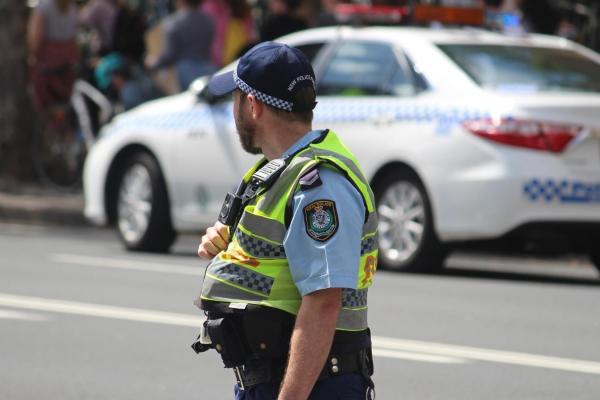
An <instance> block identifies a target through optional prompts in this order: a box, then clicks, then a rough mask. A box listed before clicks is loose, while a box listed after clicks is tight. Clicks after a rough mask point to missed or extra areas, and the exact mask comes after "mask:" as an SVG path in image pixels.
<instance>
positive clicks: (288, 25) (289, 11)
mask: <svg viewBox="0 0 600 400" xmlns="http://www.w3.org/2000/svg"><path fill="white" fill-rule="evenodd" d="M299 5H300V0H269V14H268V16H267V18H266V19H265V21H264V23H263V25H262V27H261V29H260V41H261V42H264V41H268V40H274V39H277V38H278V37H280V36H283V35H287V34H288V33H292V32H296V31H301V30H303V29H306V28H308V24H307V23H306V21H304V20H303V19H302V18H299V17H296V16H295V15H294V14H293V13H294V11H296V9H297V8H298V6H299Z"/></svg>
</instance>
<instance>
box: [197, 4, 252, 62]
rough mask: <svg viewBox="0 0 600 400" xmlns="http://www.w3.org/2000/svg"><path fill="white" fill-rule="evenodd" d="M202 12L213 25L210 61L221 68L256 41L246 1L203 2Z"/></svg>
mask: <svg viewBox="0 0 600 400" xmlns="http://www.w3.org/2000/svg"><path fill="white" fill-rule="evenodd" d="M202 11H204V12H205V13H206V14H207V15H209V16H210V17H211V18H212V20H213V22H214V25H215V35H214V39H213V43H212V44H211V60H212V62H213V63H214V65H215V66H217V67H221V66H223V65H225V64H227V63H229V62H231V61H233V60H234V59H235V58H236V57H238V56H239V53H240V52H242V51H243V49H244V48H246V47H247V46H248V44H249V43H252V42H254V41H255V40H256V32H255V29H254V20H253V18H252V13H251V9H250V6H249V5H248V3H247V0H205V1H204V2H203V3H202Z"/></svg>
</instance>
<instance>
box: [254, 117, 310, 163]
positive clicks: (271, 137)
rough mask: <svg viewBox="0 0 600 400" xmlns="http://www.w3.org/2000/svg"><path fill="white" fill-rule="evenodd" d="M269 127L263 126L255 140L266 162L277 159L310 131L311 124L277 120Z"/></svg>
mask: <svg viewBox="0 0 600 400" xmlns="http://www.w3.org/2000/svg"><path fill="white" fill-rule="evenodd" d="M269 125H270V126H268V127H267V126H265V129H264V130H262V132H261V133H260V135H257V140H259V141H260V142H259V143H257V144H259V146H260V148H261V150H262V153H263V155H264V156H265V157H266V158H267V160H269V161H270V160H273V159H275V158H279V157H281V156H282V155H283V153H285V151H286V150H287V149H289V148H290V147H292V145H293V144H294V143H296V142H297V141H298V140H300V138H302V137H303V136H304V135H305V134H306V133H307V132H309V131H311V130H312V123H310V122H309V123H303V122H289V121H284V120H280V119H277V120H276V121H273V123H271V124H269Z"/></svg>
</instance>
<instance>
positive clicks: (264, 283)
mask: <svg viewBox="0 0 600 400" xmlns="http://www.w3.org/2000/svg"><path fill="white" fill-rule="evenodd" d="M211 274H213V275H215V276H216V277H218V278H219V279H223V280H225V281H227V282H231V283H233V284H235V285H237V286H241V287H244V288H246V289H250V290H252V291H254V292H258V293H260V294H263V295H265V296H269V294H270V293H271V288H273V282H274V279H273V278H271V277H269V276H266V275H263V274H259V273H258V272H256V271H252V270H249V269H248V268H244V267H240V266H239V265H236V264H225V265H222V266H219V267H217V268H215V270H213V271H211Z"/></svg>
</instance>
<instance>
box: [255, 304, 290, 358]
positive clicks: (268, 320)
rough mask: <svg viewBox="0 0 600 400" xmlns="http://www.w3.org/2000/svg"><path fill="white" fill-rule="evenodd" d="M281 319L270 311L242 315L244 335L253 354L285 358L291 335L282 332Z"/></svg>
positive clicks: (260, 356) (262, 356) (263, 356)
mask: <svg viewBox="0 0 600 400" xmlns="http://www.w3.org/2000/svg"><path fill="white" fill-rule="evenodd" d="M282 325H283V324H282V320H281V319H280V318H277V317H275V316H274V315H273V314H271V313H261V312H249V313H247V314H246V315H244V336H245V337H246V341H247V343H248V347H249V348H250V350H251V352H252V354H253V355H255V356H257V357H259V358H269V359H273V358H286V357H287V349H288V347H289V341H290V336H291V331H290V332H284V329H283V326H282Z"/></svg>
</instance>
